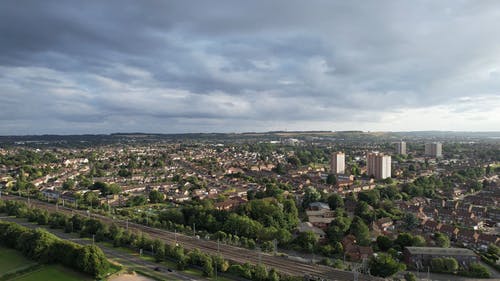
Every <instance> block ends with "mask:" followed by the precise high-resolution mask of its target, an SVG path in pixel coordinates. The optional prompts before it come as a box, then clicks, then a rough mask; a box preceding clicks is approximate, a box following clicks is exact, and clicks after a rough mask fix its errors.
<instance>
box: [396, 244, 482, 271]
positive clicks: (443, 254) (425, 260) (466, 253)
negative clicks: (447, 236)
mask: <svg viewBox="0 0 500 281" xmlns="http://www.w3.org/2000/svg"><path fill="white" fill-rule="evenodd" d="M435 258H454V259H456V260H457V262H458V264H459V265H461V266H463V267H467V266H469V264H471V263H473V262H477V261H479V257H478V256H477V255H476V253H474V252H473V251H472V250H469V249H463V248H439V247H405V249H404V261H405V263H406V264H407V265H408V266H409V267H411V268H419V269H421V268H426V267H427V266H430V264H431V261H432V259H435Z"/></svg>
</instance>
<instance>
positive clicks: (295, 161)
mask: <svg viewBox="0 0 500 281" xmlns="http://www.w3.org/2000/svg"><path fill="white" fill-rule="evenodd" d="M287 161H288V163H290V164H291V165H293V166H295V167H299V166H300V165H301V163H300V159H299V158H297V156H290V157H288V159H287Z"/></svg>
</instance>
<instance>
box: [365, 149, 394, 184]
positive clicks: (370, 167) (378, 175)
mask: <svg viewBox="0 0 500 281" xmlns="http://www.w3.org/2000/svg"><path fill="white" fill-rule="evenodd" d="M366 165H367V174H368V176H373V177H374V178H375V179H378V180H380V179H386V178H390V177H391V156H390V155H384V154H382V153H368V155H367V157H366Z"/></svg>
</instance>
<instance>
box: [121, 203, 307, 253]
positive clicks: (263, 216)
mask: <svg viewBox="0 0 500 281" xmlns="http://www.w3.org/2000/svg"><path fill="white" fill-rule="evenodd" d="M213 204H214V203H213V202H211V201H209V200H203V201H193V202H190V203H186V204H184V205H182V206H180V207H178V208H170V209H167V210H164V211H161V212H159V213H158V214H152V215H150V214H149V215H148V214H145V212H144V213H143V214H140V215H137V214H136V213H134V212H133V211H131V210H121V211H118V212H119V214H120V215H122V216H126V217H130V218H134V219H133V220H134V221H135V222H137V223H141V224H146V223H147V224H149V225H152V226H154V227H159V228H165V229H169V230H179V231H184V230H186V229H189V230H191V227H192V226H195V227H196V230H197V232H198V233H200V234H209V233H210V234H215V233H218V232H219V234H220V231H222V232H224V233H225V234H226V236H225V237H224V238H227V237H231V238H234V237H237V238H235V239H236V240H239V241H241V242H243V241H245V242H248V243H245V244H249V245H250V248H252V246H251V245H255V242H256V241H257V240H258V241H260V242H266V241H272V240H275V239H276V240H277V241H278V243H279V244H280V246H284V245H286V244H287V243H289V242H290V241H291V239H292V235H291V231H292V230H293V229H294V228H295V226H296V225H297V224H298V222H299V219H298V210H297V207H296V206H295V202H294V200H293V199H279V200H278V199H274V198H265V199H255V200H250V201H249V202H247V203H245V204H243V205H241V206H240V207H239V208H237V209H236V210H235V211H232V212H230V211H225V210H218V209H216V208H214V205H213ZM229 235H231V236H229ZM221 239H223V238H222V237H221Z"/></svg>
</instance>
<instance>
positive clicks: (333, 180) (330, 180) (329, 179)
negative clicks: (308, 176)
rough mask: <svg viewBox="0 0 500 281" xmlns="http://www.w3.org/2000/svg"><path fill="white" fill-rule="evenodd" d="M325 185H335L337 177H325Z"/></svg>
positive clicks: (330, 175)
mask: <svg viewBox="0 0 500 281" xmlns="http://www.w3.org/2000/svg"><path fill="white" fill-rule="evenodd" d="M326 183H327V184H331V185H336V184H337V177H336V176H335V174H328V176H327V177H326Z"/></svg>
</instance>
